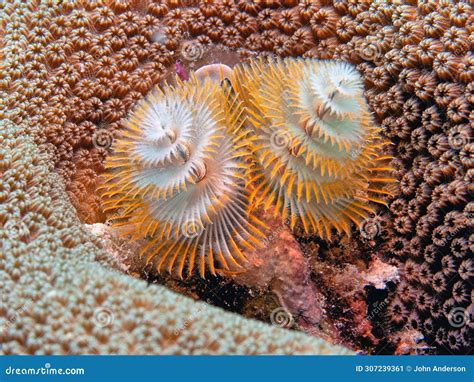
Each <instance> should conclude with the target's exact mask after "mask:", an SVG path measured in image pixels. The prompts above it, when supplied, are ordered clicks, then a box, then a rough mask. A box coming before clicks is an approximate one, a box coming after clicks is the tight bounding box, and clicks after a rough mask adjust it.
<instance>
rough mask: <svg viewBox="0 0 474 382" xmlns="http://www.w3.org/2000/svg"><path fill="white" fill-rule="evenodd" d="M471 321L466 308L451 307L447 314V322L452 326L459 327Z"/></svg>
mask: <svg viewBox="0 0 474 382" xmlns="http://www.w3.org/2000/svg"><path fill="white" fill-rule="evenodd" d="M470 321H471V314H470V312H469V309H468V308H461V307H457V308H453V309H451V311H450V312H449V314H448V322H449V325H451V326H452V327H453V328H461V327H463V326H464V325H466V324H467V323H469V322H470Z"/></svg>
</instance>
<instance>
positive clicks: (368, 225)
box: [359, 219, 381, 240]
mask: <svg viewBox="0 0 474 382" xmlns="http://www.w3.org/2000/svg"><path fill="white" fill-rule="evenodd" d="M359 231H360V234H361V235H362V237H363V238H365V239H369V240H372V239H374V238H375V237H376V236H378V235H379V234H380V231H381V227H380V223H379V222H378V221H376V220H374V219H365V220H363V221H362V222H361V223H360V225H359Z"/></svg>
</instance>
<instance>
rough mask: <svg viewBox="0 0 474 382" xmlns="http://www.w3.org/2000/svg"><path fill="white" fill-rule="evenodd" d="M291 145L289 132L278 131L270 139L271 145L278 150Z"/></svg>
mask: <svg viewBox="0 0 474 382" xmlns="http://www.w3.org/2000/svg"><path fill="white" fill-rule="evenodd" d="M290 143H291V134H290V133H289V132H288V131H287V130H276V131H274V132H273V133H272V135H271V137H270V144H271V145H272V146H273V147H274V148H276V149H281V148H284V147H290Z"/></svg>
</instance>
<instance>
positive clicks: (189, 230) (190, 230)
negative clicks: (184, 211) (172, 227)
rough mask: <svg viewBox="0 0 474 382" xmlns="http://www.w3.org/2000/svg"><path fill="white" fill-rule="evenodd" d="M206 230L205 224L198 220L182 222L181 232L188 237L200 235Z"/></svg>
mask: <svg viewBox="0 0 474 382" xmlns="http://www.w3.org/2000/svg"><path fill="white" fill-rule="evenodd" d="M203 232H204V225H203V224H202V222H201V221H198V220H187V221H185V222H184V223H183V224H181V233H182V234H183V236H184V237H186V238H188V239H193V238H195V237H198V236H200V235H201V234H202V233H203Z"/></svg>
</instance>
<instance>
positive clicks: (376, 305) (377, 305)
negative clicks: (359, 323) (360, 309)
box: [366, 300, 387, 321]
mask: <svg viewBox="0 0 474 382" xmlns="http://www.w3.org/2000/svg"><path fill="white" fill-rule="evenodd" d="M373 307H374V308H373V309H372V310H371V311H370V314H368V315H367V317H366V319H367V320H369V321H372V320H373V319H374V318H375V317H377V316H378V315H379V313H380V312H381V311H382V310H384V309H385V308H386V307H387V303H386V302H385V300H384V301H382V302H375V303H374V304H373Z"/></svg>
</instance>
